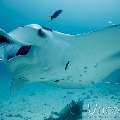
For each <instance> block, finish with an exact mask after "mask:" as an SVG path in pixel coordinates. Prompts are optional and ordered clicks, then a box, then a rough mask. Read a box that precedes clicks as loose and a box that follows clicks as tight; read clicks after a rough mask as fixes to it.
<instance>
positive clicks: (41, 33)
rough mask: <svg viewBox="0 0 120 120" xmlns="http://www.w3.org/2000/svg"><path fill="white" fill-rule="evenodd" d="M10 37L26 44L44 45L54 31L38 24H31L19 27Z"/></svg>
mask: <svg viewBox="0 0 120 120" xmlns="http://www.w3.org/2000/svg"><path fill="white" fill-rule="evenodd" d="M9 35H10V36H11V37H12V38H13V39H15V40H17V41H19V42H22V43H24V44H31V45H42V44H44V43H46V41H47V40H49V39H50V38H51V36H52V29H50V28H47V27H43V26H41V25H38V24H30V25H26V26H22V27H18V28H17V29H15V30H14V31H12V32H10V33H9Z"/></svg>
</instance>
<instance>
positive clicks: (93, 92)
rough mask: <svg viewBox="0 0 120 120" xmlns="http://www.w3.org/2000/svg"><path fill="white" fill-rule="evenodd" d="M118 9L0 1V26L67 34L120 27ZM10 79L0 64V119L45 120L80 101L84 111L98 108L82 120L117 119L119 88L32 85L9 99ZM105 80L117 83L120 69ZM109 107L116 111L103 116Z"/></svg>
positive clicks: (117, 1) (90, 3)
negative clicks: (38, 27)
mask: <svg viewBox="0 0 120 120" xmlns="http://www.w3.org/2000/svg"><path fill="white" fill-rule="evenodd" d="M119 6H120V0H0V27H1V28H3V29H4V30H5V31H7V32H10V31H12V30H14V29H16V28H17V27H19V26H24V25H27V24H31V23H36V24H40V25H44V26H47V27H50V28H52V29H54V30H57V31H60V32H64V33H69V34H77V33H84V32H90V31H94V30H98V29H101V28H104V27H106V26H110V25H113V24H120V7H119ZM58 9H62V10H63V12H62V14H61V15H60V16H59V17H58V18H56V19H55V20H54V21H52V22H49V16H50V15H51V14H52V13H53V12H54V11H56V10H58ZM11 78H12V76H11V74H10V73H9V72H8V71H7V69H6V68H5V66H4V65H3V64H2V63H1V64H0V120H44V117H48V116H49V115H50V114H51V112H52V111H60V110H61V109H62V108H63V107H64V106H65V105H66V104H67V103H69V102H70V101H71V100H76V99H79V98H82V99H85V108H86V109H88V108H89V107H88V105H91V106H92V107H93V109H95V107H96V104H97V105H98V106H97V107H96V111H95V112H93V109H92V108H90V110H91V111H90V112H92V113H93V115H92V117H91V118H90V115H91V114H90V113H86V114H85V115H84V117H83V120H99V119H100V118H101V119H102V120H108V119H109V120H119V119H120V85H115V84H111V85H105V84H99V85H95V86H94V87H92V88H84V89H62V88H55V87H53V86H49V85H44V84H40V83H39V84H38V83H35V84H30V85H28V86H25V87H24V88H23V89H21V90H20V91H19V92H18V93H17V95H16V96H10V92H9V87H10V82H11ZM106 79H110V80H111V81H112V80H113V79H114V81H117V82H118V81H120V70H117V71H115V72H114V73H112V74H111V75H110V76H108V78H106ZM110 80H109V81H110ZM108 107H111V109H115V110H114V113H113V112H112V113H111V109H109V114H107V113H106V114H105V113H103V108H104V109H105V108H108ZM99 108H100V110H101V111H100V114H99ZM110 113H111V114H110ZM18 114H19V115H18ZM17 115H18V116H17ZM105 116H107V118H105Z"/></svg>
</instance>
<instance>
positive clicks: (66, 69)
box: [65, 61, 70, 70]
mask: <svg viewBox="0 0 120 120" xmlns="http://www.w3.org/2000/svg"><path fill="white" fill-rule="evenodd" d="M69 63H70V61H68V62H67V63H66V66H65V70H67V68H68V65H69Z"/></svg>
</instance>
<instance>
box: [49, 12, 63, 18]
mask: <svg viewBox="0 0 120 120" xmlns="http://www.w3.org/2000/svg"><path fill="white" fill-rule="evenodd" d="M62 11H63V10H57V11H55V12H54V13H53V14H52V16H50V19H51V20H53V19H55V18H57V17H58V16H59V15H60V14H61V13H62Z"/></svg>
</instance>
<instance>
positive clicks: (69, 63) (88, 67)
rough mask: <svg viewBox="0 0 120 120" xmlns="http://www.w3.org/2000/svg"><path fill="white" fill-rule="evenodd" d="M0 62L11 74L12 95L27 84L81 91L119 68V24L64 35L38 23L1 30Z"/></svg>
mask: <svg viewBox="0 0 120 120" xmlns="http://www.w3.org/2000/svg"><path fill="white" fill-rule="evenodd" d="M0 59H1V62H2V63H4V65H5V66H6V67H7V69H8V71H10V73H11V74H12V81H11V85H10V91H11V93H15V92H16V91H17V90H18V89H20V88H21V87H22V86H23V85H24V84H26V83H32V82H41V83H45V84H49V85H53V86H56V87H63V88H81V87H82V86H86V85H88V84H95V83H99V82H101V81H102V80H103V79H104V78H106V77H107V76H108V75H110V74H111V73H112V72H113V71H115V70H117V69H119V68H120V25H113V26H110V27H106V28H104V29H102V30H98V31H94V32H90V33H86V34H76V35H71V34H64V33H61V32H57V31H54V30H52V29H50V28H47V27H43V26H41V25H38V24H30V25H26V26H23V27H18V28H17V29H15V30H13V31H11V32H9V33H7V32H6V31H4V30H3V29H0Z"/></svg>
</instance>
